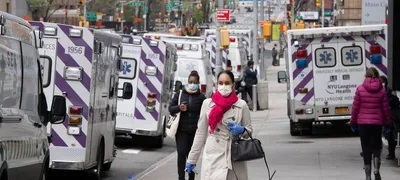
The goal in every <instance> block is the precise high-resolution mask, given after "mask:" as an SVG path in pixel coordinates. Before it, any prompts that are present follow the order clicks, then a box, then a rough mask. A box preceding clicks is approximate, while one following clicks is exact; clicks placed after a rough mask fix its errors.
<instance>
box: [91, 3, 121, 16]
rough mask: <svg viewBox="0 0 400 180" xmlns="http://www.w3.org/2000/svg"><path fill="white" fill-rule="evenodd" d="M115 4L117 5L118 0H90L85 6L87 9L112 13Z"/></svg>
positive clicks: (113, 12) (114, 10) (114, 9)
mask: <svg viewBox="0 0 400 180" xmlns="http://www.w3.org/2000/svg"><path fill="white" fill-rule="evenodd" d="M117 5H119V0H92V1H90V2H88V3H87V4H86V7H87V11H93V12H103V14H108V15H114V14H115V12H116V7H117Z"/></svg>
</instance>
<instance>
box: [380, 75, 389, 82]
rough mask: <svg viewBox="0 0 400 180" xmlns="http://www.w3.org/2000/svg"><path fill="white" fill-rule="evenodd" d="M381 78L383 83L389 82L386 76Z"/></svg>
mask: <svg viewBox="0 0 400 180" xmlns="http://www.w3.org/2000/svg"><path fill="white" fill-rule="evenodd" d="M379 78H380V79H381V81H382V83H385V84H387V83H388V80H387V77H386V76H380V77H379Z"/></svg>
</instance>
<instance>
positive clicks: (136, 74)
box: [116, 35, 177, 148]
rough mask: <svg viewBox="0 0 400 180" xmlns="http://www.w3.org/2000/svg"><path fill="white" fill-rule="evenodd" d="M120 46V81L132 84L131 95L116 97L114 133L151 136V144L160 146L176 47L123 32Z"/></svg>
mask: <svg viewBox="0 0 400 180" xmlns="http://www.w3.org/2000/svg"><path fill="white" fill-rule="evenodd" d="M122 49H123V50H122V56H121V59H122V69H121V70H120V72H119V77H120V79H119V84H125V83H129V84H131V85H132V86H133V87H134V88H133V97H132V98H130V99H119V100H118V108H117V112H118V115H117V125H116V133H117V134H120V135H130V136H140V137H150V138H152V139H151V140H150V142H151V143H150V144H151V145H153V146H155V147H156V148H161V147H162V146H163V144H164V134H165V125H166V118H167V117H168V115H169V111H168V105H169V102H170V99H171V97H172V93H173V85H174V84H173V80H174V73H175V71H176V60H177V55H176V48H175V46H174V45H171V44H169V43H165V42H163V41H160V40H154V39H147V38H143V37H140V36H132V35H122Z"/></svg>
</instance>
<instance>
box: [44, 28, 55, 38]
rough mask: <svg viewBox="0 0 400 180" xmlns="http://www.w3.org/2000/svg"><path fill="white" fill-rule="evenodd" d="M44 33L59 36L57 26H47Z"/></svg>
mask: <svg viewBox="0 0 400 180" xmlns="http://www.w3.org/2000/svg"><path fill="white" fill-rule="evenodd" d="M44 35H47V36H57V28H55V27H45V28H44Z"/></svg>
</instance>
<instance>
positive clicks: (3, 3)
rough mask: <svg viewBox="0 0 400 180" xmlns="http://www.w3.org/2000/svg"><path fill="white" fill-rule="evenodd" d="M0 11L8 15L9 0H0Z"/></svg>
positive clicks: (9, 10)
mask: <svg viewBox="0 0 400 180" xmlns="http://www.w3.org/2000/svg"><path fill="white" fill-rule="evenodd" d="M0 11H3V12H7V13H10V12H11V9H10V0H0Z"/></svg>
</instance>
